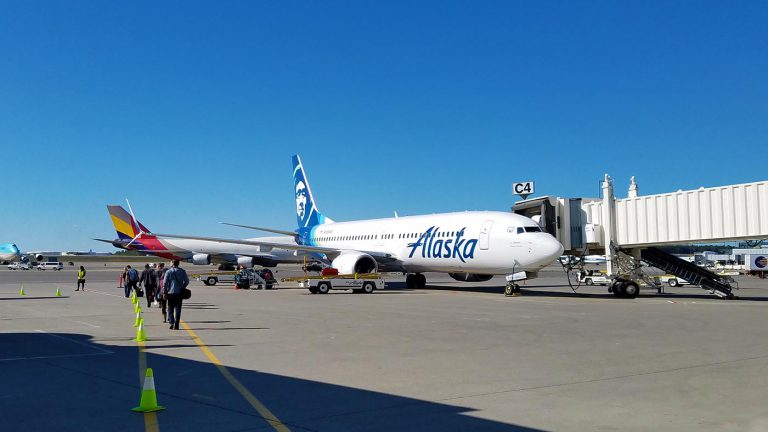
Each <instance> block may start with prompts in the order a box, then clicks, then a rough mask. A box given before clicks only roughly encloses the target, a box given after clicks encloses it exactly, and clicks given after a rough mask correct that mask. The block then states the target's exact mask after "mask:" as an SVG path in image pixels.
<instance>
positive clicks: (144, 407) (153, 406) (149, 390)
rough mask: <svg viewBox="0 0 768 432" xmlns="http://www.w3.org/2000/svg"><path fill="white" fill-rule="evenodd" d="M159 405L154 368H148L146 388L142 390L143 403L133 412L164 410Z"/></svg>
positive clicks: (145, 381) (145, 378)
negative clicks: (153, 373)
mask: <svg viewBox="0 0 768 432" xmlns="http://www.w3.org/2000/svg"><path fill="white" fill-rule="evenodd" d="M164 409H165V407H162V406H160V405H158V404H157V393H156V392H155V378H154V377H153V375H152V368H147V374H146V376H145V377H144V387H143V388H142V390H141V402H139V406H137V407H136V408H132V409H131V411H136V412H145V413H146V412H152V411H160V410H164Z"/></svg>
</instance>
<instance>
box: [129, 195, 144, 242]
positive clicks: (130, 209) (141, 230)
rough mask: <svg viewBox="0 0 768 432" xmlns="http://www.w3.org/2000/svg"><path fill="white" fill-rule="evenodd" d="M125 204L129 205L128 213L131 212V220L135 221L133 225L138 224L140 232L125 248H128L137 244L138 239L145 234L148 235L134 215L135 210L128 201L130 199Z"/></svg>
mask: <svg viewBox="0 0 768 432" xmlns="http://www.w3.org/2000/svg"><path fill="white" fill-rule="evenodd" d="M125 202H126V203H127V204H128V211H129V212H131V218H132V219H133V223H135V224H136V228H137V229H138V230H139V233H138V234H136V236H135V237H134V238H132V239H131V241H129V242H128V244H127V245H125V247H128V246H130V245H131V244H133V242H135V241H136V239H138V238H139V237H141V236H142V235H143V234H146V233H145V232H144V230H143V229H141V224H140V223H139V220H138V219H136V216H135V215H134V214H133V208H131V202H130V201H128V198H126V199H125Z"/></svg>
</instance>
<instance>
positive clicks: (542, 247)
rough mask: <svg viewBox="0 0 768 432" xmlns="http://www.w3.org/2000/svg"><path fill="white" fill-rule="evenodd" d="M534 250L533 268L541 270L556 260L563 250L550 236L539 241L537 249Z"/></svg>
mask: <svg viewBox="0 0 768 432" xmlns="http://www.w3.org/2000/svg"><path fill="white" fill-rule="evenodd" d="M542 240H543V239H542ZM534 250H535V251H536V253H535V255H536V263H535V264H534V266H535V267H538V268H543V267H546V266H548V265H550V264H552V262H554V261H555V260H556V259H558V258H559V257H560V255H562V254H563V250H564V248H563V245H562V244H560V242H559V241H557V239H556V238H554V237H552V236H551V235H550V236H548V238H547V239H546V240H543V241H541V243H539V247H537V248H536V249H534Z"/></svg>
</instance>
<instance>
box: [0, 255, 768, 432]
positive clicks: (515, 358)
mask: <svg viewBox="0 0 768 432" xmlns="http://www.w3.org/2000/svg"><path fill="white" fill-rule="evenodd" d="M75 264H76V265H79V263H75ZM85 265H86V268H87V269H88V276H87V279H88V282H87V287H86V291H85V292H75V291H74V287H75V272H76V268H77V267H70V266H67V267H65V270H64V271H61V272H53V271H36V270H31V271H8V270H5V267H3V268H2V269H1V270H0V322H1V323H2V325H0V412H1V413H3V420H2V421H3V426H2V430H8V431H16V430H32V431H54V430H55V431H82V430H95V431H107V430H109V431H144V430H146V431H156V430H188V431H233V432H234V431H272V430H278V431H286V430H292V431H424V430H430V431H431V430H434V431H540V430H558V431H616V430H621V431H647V430H664V431H666V430H670V431H672V430H674V431H697V432H700V431H768V404H767V403H766V400H767V399H768V374H766V372H765V371H766V370H768V343H767V341H768V337H767V336H768V313H766V307H767V306H768V303H766V302H765V301H766V300H768V280H761V279H755V278H748V277H743V276H740V277H737V280H738V282H739V286H740V288H741V289H740V290H739V292H738V295H739V296H740V297H741V300H735V301H726V300H721V299H718V298H716V297H715V296H712V295H710V294H708V293H707V292H706V291H704V290H702V289H700V288H698V287H690V286H685V287H677V288H674V289H671V288H670V289H668V290H667V293H666V294H662V295H659V294H656V293H655V291H643V292H642V293H641V296H640V297H638V298H637V299H618V298H614V297H613V296H612V295H610V294H608V293H607V290H606V288H605V287H600V286H595V287H584V286H582V287H580V288H579V289H578V291H577V293H576V294H575V293H574V292H573V291H572V290H571V288H570V287H569V286H568V283H567V279H566V277H565V275H564V273H563V272H562V270H560V269H559V268H558V267H556V266H552V267H550V268H548V269H546V270H545V271H542V272H541V277H540V278H539V279H536V280H532V281H529V282H528V283H527V284H526V285H524V286H523V293H522V295H521V296H516V297H504V296H503V294H502V291H503V279H502V278H495V279H493V280H491V281H489V282H486V283H463V282H456V281H453V280H452V279H450V278H449V277H448V276H446V275H438V274H427V281H428V287H427V288H425V289H417V290H408V289H406V288H405V284H404V282H403V281H404V278H403V277H402V276H401V275H392V276H390V277H388V285H387V289H385V290H383V291H377V292H375V293H373V294H353V293H351V292H348V291H332V292H331V293H330V294H326V295H319V294H318V295H312V294H310V293H309V292H308V291H306V290H304V289H298V288H294V287H295V285H294V284H288V283H283V284H281V286H280V288H279V289H276V290H269V291H267V290H247V291H246V290H233V289H232V287H230V286H215V287H206V286H204V285H203V284H202V283H201V282H197V281H195V282H193V283H192V284H191V285H190V289H191V290H192V298H191V299H190V300H188V301H186V302H185V303H184V309H183V312H182V320H183V329H181V330H177V331H174V330H170V329H168V326H167V325H166V324H164V323H163V322H162V316H161V314H160V311H159V310H157V309H156V308H155V307H152V308H147V307H146V301H145V300H144V299H141V300H142V308H143V314H144V319H145V330H146V333H147V337H148V340H147V341H146V342H144V343H137V342H135V341H133V339H134V338H135V336H136V329H135V328H134V327H133V323H134V318H135V314H134V311H133V306H132V304H131V302H130V301H129V300H128V299H126V298H125V297H124V295H123V290H122V288H118V286H117V277H118V273H119V269H120V266H119V265H118V264H114V263H108V264H106V265H103V264H101V263H87V264H85ZM185 268H186V269H187V271H189V272H190V273H192V272H198V271H199V270H200V268H199V267H194V266H191V265H187V266H185ZM297 273H298V272H297V271H296V268H295V267H294V268H289V270H285V269H283V268H282V267H279V268H278V272H277V274H276V276H277V277H278V278H280V277H285V276H290V275H295V274H297ZM22 284H23V286H24V291H25V293H26V295H24V296H21V295H19V290H20V288H21V285H22ZM56 288H59V289H60V290H61V291H62V293H63V296H62V297H56V296H55V295H54V293H55V291H56ZM146 367H151V368H152V369H153V371H154V380H155V386H156V389H157V399H158V401H159V404H160V405H163V406H165V407H166V409H165V410H163V411H159V412H157V413H152V414H142V413H136V412H132V411H131V408H133V407H135V406H137V405H138V404H139V398H140V395H141V390H142V382H143V379H144V370H145V368H146Z"/></svg>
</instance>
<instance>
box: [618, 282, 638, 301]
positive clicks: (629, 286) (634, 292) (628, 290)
mask: <svg viewBox="0 0 768 432" xmlns="http://www.w3.org/2000/svg"><path fill="white" fill-rule="evenodd" d="M622 291H624V297H626V298H631V299H633V298H637V296H638V295H639V294H640V286H639V285H638V284H637V283H636V282H632V281H628V282H625V283H624V285H623V287H622Z"/></svg>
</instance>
